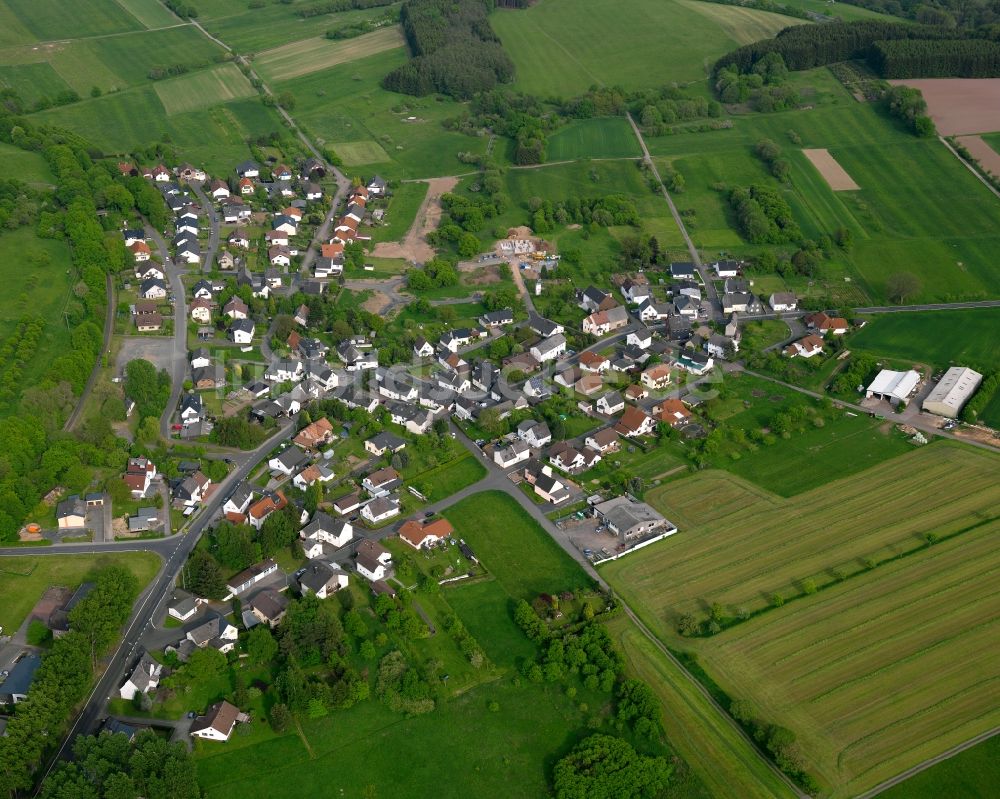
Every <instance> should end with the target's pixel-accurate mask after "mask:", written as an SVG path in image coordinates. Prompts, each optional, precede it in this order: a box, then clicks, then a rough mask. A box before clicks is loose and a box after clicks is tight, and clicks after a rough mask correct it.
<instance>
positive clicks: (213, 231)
mask: <svg viewBox="0 0 1000 799" xmlns="http://www.w3.org/2000/svg"><path fill="white" fill-rule="evenodd" d="M188 186H190V187H191V190H192V191H193V192H194V193H195V194H196V195H197V197H198V202H199V203H200V204H201V207H202V209H203V210H204V211H205V213H206V214H208V249H206V250H205V253H204V255H203V260H202V263H201V270H202V271H203V272H211V271H212V267H213V266H214V265H215V255H216V253H218V251H219V213H218V211H216V210H215V205H214V204H213V203H212V200H211V199H210V198H209V197H208V195H207V194H205V191H204V188H203V187H202V185H201V183H199V182H197V181H194V180H192V181H191V182H189V183H188Z"/></svg>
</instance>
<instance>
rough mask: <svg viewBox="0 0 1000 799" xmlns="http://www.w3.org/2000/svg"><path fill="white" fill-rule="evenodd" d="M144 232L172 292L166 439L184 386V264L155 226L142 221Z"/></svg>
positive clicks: (164, 420)
mask: <svg viewBox="0 0 1000 799" xmlns="http://www.w3.org/2000/svg"><path fill="white" fill-rule="evenodd" d="M146 235H147V236H148V237H149V238H150V239H151V240H152V241H153V244H155V245H156V249H157V251H158V252H159V253H160V260H161V261H162V262H163V270H164V271H165V272H166V273H167V280H168V281H169V283H170V290H171V291H172V292H173V295H174V335H173V338H172V339H171V352H170V370H169V371H170V399H169V400H167V407H166V408H164V410H163V415H162V416H161V417H160V435H161V436H163V438H164V439H166V440H167V441H169V440H170V420H171V419H172V418H173V415H174V411H175V410H176V409H177V403H178V401H179V400H180V397H181V392H182V391H183V390H184V376H185V374H187V362H188V360H187V354H188V352H187V305H186V304H185V295H184V281H183V280H181V275H183V274H184V273H185V271H187V270H186V267H185V268H182V267H181V266H179V265H178V264H175V263H174V262H173V261H171V260H170V253H169V251H168V250H167V243H166V242H165V241H164V240H163V236H161V235H160V232H159V231H158V230H155V229H154V228H153V227H151V226H150V225H146Z"/></svg>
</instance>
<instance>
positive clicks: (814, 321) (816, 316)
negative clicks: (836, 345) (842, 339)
mask: <svg viewBox="0 0 1000 799" xmlns="http://www.w3.org/2000/svg"><path fill="white" fill-rule="evenodd" d="M802 321H804V322H805V323H806V327H808V328H810V329H811V330H815V331H816V332H817V333H819V334H820V335H821V336H825V335H826V334H827V333H832V334H833V335H834V336H842V335H844V333H846V332H847V331H848V330H849V329H850V325H848V324H847V320H846V319H844V318H843V317H841V316H829V315H827V314H826V313H824V312H823V311H820V312H819V313H812V314H808V315H807V316H806V317H805V318H804V319H803V320H802Z"/></svg>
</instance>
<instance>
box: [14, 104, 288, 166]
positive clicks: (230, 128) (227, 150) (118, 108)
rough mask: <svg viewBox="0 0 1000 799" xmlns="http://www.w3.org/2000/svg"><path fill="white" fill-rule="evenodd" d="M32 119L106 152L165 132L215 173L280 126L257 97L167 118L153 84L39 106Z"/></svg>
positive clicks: (184, 156)
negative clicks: (67, 130) (70, 102)
mask: <svg viewBox="0 0 1000 799" xmlns="http://www.w3.org/2000/svg"><path fill="white" fill-rule="evenodd" d="M34 118H36V119H39V120H44V121H46V122H49V123H52V124H56V125H60V126H62V127H67V128H70V129H71V130H74V131H76V132H77V133H79V134H80V135H82V136H84V137H86V138H87V140H88V141H90V142H93V144H94V145H95V146H96V147H98V148H100V149H102V150H104V151H105V152H109V153H124V152H129V151H130V150H131V149H132V148H134V147H136V146H137V145H139V144H145V143H152V142H156V141H159V140H160V139H161V137H162V136H163V134H167V135H168V136H170V139H171V142H172V143H173V145H174V146H175V147H177V149H178V151H179V152H180V157H181V158H182V159H184V160H190V161H192V162H194V163H198V164H203V165H204V167H205V168H206V169H208V170H209V171H210V172H215V173H218V174H224V173H228V172H229V171H230V170H231V169H232V168H233V164H234V163H237V162H239V161H240V160H242V159H244V158H246V157H247V155H248V150H247V145H246V140H247V139H248V138H256V137H257V136H262V135H268V134H270V133H272V132H273V131H275V130H279V129H280V125H281V123H280V122H279V121H278V117H277V114H276V113H275V111H274V110H273V109H270V108H267V107H265V106H264V105H262V104H261V102H260V101H259V100H258V99H256V98H248V99H245V100H237V101H234V102H230V103H227V104H225V105H218V106H215V107H213V108H210V109H207V110H202V111H193V112H189V113H184V114H175V115H174V116H170V117H168V116H167V112H166V109H165V108H164V107H163V103H162V102H161V101H160V98H159V96H158V95H157V93H156V90H155V87H153V86H144V87H141V88H137V89H130V90H129V91H126V92H120V93H117V94H113V95H105V96H104V97H100V98H97V99H95V100H87V101H84V102H81V103H76V104H74V105H70V106H65V107H63V108H54V109H51V110H49V111H42V112H40V113H38V114H35V115H34Z"/></svg>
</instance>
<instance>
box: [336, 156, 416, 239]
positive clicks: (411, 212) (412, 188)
mask: <svg viewBox="0 0 1000 799" xmlns="http://www.w3.org/2000/svg"><path fill="white" fill-rule="evenodd" d="M338 152H339V151H338ZM427 188H428V187H427V184H426V183H400V184H399V186H398V187H397V188H396V189H394V190H393V192H392V197H391V198H390V200H389V207H388V208H387V209H386V212H385V224H384V225H382V226H380V227H376V228H372V231H371V236H372V241H374V242H380V241H400V240H402V238H403V237H404V236H405V235H406V234H407V232H409V230H410V227H411V226H412V225H413V221H414V219H416V217H417V211H418V210H419V209H420V204H421V203H422V202H423V201H424V198H425V197H426V196H427Z"/></svg>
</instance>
